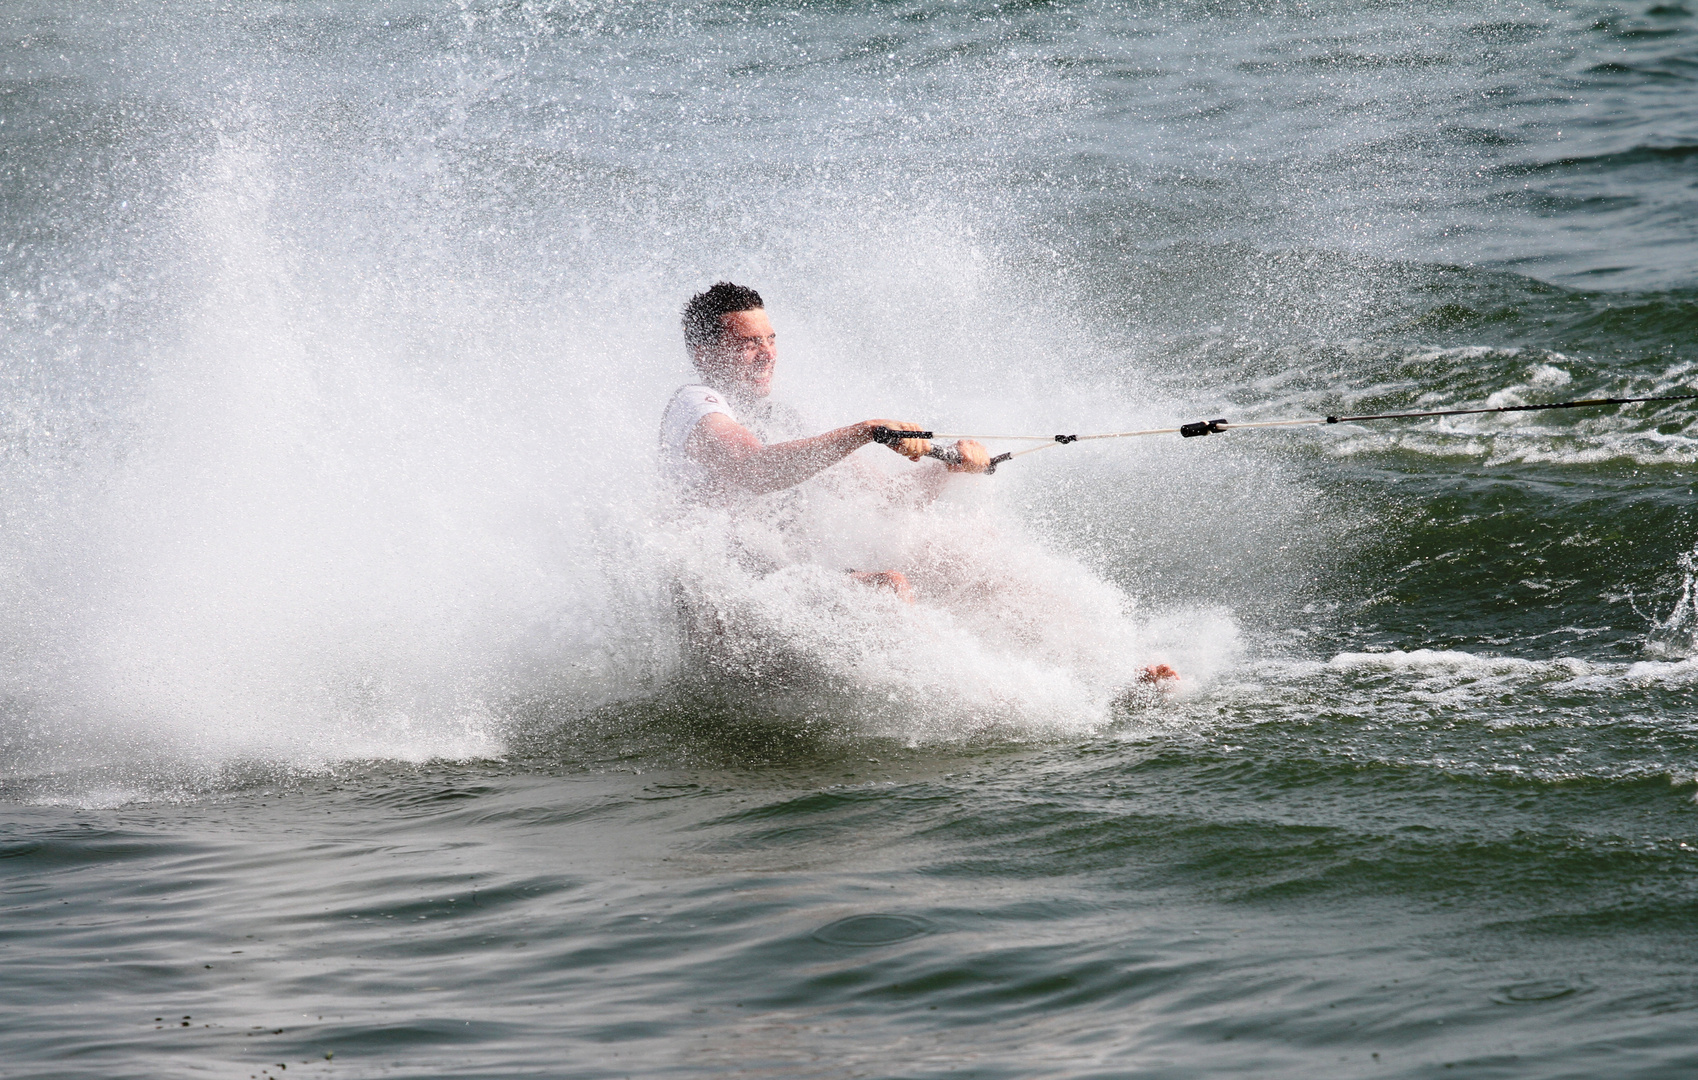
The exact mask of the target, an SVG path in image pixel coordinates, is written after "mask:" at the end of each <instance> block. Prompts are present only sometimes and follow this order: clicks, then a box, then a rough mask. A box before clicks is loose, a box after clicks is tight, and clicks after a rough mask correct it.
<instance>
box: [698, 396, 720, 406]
mask: <svg viewBox="0 0 1698 1080" xmlns="http://www.w3.org/2000/svg"><path fill="white" fill-rule="evenodd" d="M702 400H703V401H705V402H707V403H708V404H710V405H718V404H719V399H718V398H716V397H714V396H713V395H712V394H703V395H702Z"/></svg>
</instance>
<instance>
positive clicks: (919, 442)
mask: <svg viewBox="0 0 1698 1080" xmlns="http://www.w3.org/2000/svg"><path fill="white" fill-rule="evenodd" d="M876 427H888V428H897V429H900V430H902V431H919V430H921V429H920V427H919V426H918V425H916V424H910V423H906V422H904V421H900V420H863V421H861V422H860V423H859V424H851V425H849V426H848V427H841V428H837V429H836V430H834V431H828V432H826V433H825V434H823V435H814V436H812V437H810V438H806V439H792V440H791V441H789V442H781V443H773V444H772V445H771V446H767V445H765V444H763V443H762V442H761V441H760V439H758V438H756V437H755V433H754V432H752V431H750V430H749V429H748V428H746V427H744V426H743V425H741V424H739V423H737V422H736V421H735V420H733V419H731V418H730V417H729V416H726V415H725V414H724V413H710V414H708V415H707V416H704V417H702V420H701V423H699V424H697V425H696V428H695V430H694V431H692V432H690V437H689V439H687V440H686V441H685V443H684V453H685V454H687V455H688V456H689V458H690V460H692V461H694V462H696V463H698V464H700V465H702V466H704V467H705V468H706V469H707V470H708V472H709V473H711V474H712V476H713V478H714V482H715V483H716V484H718V485H720V486H721V487H726V488H741V489H743V490H744V491H752V492H755V493H756V494H765V493H766V492H769V491H781V490H783V489H784V488H787V487H794V486H795V485H797V484H800V483H801V482H802V481H804V480H806V479H808V478H809V477H810V476H813V475H814V474H815V473H817V472H820V471H821V470H823V469H828V468H830V467H831V466H833V465H835V464H837V463H838V462H839V461H842V460H843V459H844V458H846V457H848V456H849V455H850V454H853V453H854V452H855V451H857V450H859V449H860V448H861V447H863V446H865V445H867V444H868V443H870V442H872V441H873V435H872V431H873V429H874V428H876ZM890 448H891V449H892V450H894V451H896V452H897V453H898V454H901V455H902V456H903V457H905V458H908V459H909V460H910V461H918V460H920V459H921V458H922V457H924V456H925V455H926V452H927V451H929V450H930V449H931V443H929V442H927V441H926V440H924V439H903V440H901V441H900V442H897V443H893V444H892V445H891V447H890Z"/></svg>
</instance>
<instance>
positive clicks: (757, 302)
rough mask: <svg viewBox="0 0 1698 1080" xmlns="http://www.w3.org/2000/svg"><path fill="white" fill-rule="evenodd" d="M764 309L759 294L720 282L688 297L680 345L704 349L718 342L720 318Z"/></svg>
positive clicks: (744, 287) (729, 283)
mask: <svg viewBox="0 0 1698 1080" xmlns="http://www.w3.org/2000/svg"><path fill="white" fill-rule="evenodd" d="M764 307H766V305H765V304H763V303H761V294H760V293H758V292H756V291H755V290H753V289H751V288H748V287H747V286H744V285H733V284H731V282H729V281H721V282H719V283H717V284H716V285H714V287H713V288H711V289H708V290H706V291H705V292H699V293H697V294H696V295H694V296H692V297H690V302H689V303H688V304H685V305H684V344H685V345H687V346H689V347H690V348H692V349H705V348H707V347H709V346H710V345H713V344H715V343H716V342H718V341H719V335H720V332H721V331H723V330H724V329H725V328H724V327H723V326H721V325H720V324H719V317H720V316H721V315H729V314H731V313H732V312H734V311H753V310H754V309H755V308H764Z"/></svg>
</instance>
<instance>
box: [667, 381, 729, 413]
mask: <svg viewBox="0 0 1698 1080" xmlns="http://www.w3.org/2000/svg"><path fill="white" fill-rule="evenodd" d="M675 409H690V410H695V411H700V412H723V413H727V414H729V413H730V412H731V403H730V402H729V401H727V400H726V399H725V395H724V394H721V393H720V392H719V391H718V390H715V389H714V388H713V387H711V386H704V385H703V384H701V383H690V384H689V385H687V386H680V387H679V388H678V390H677V391H676V392H675V393H674V394H673V395H672V400H671V401H668V402H667V403H666V411H667V412H672V411H673V410H675Z"/></svg>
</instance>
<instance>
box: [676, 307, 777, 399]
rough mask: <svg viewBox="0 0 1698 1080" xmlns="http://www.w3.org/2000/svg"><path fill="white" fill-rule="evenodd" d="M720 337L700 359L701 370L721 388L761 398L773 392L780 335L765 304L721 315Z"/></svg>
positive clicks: (733, 392) (736, 395)
mask: <svg viewBox="0 0 1698 1080" xmlns="http://www.w3.org/2000/svg"><path fill="white" fill-rule="evenodd" d="M719 326H720V336H719V340H718V341H717V342H715V343H714V344H713V345H711V346H709V347H708V348H706V349H703V350H702V352H701V355H700V356H699V357H698V359H697V362H696V363H697V366H698V367H699V368H700V369H701V372H702V374H703V375H704V376H706V377H707V378H708V379H709V380H710V381H711V382H712V383H713V384H714V385H716V386H717V387H718V388H719V389H721V390H724V391H725V392H726V393H728V394H731V395H733V396H735V397H741V398H745V399H747V400H749V401H758V400H760V399H761V398H764V397H766V396H767V395H768V394H770V393H772V371H773V367H774V365H776V364H777V363H778V336H777V334H775V333H774V332H773V329H772V320H771V319H769V318H767V315H766V310H765V309H764V308H751V309H749V310H748V311H733V312H730V313H729V314H726V315H721V316H720V317H719Z"/></svg>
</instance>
